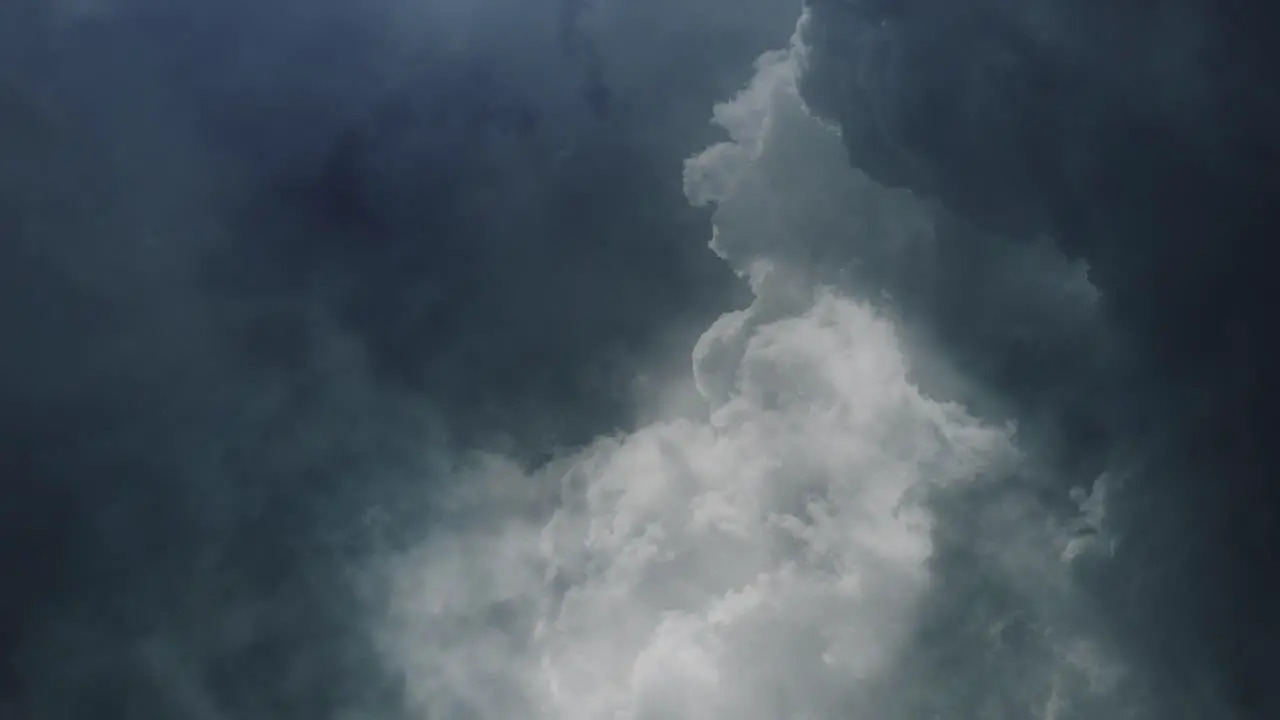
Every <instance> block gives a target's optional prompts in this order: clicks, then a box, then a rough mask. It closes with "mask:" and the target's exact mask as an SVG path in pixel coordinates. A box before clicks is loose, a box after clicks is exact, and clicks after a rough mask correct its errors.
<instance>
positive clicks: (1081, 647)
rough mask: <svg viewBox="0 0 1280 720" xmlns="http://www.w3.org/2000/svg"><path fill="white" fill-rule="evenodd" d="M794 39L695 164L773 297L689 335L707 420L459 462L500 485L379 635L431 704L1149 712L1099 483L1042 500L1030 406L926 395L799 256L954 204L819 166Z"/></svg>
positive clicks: (615, 712)
mask: <svg viewBox="0 0 1280 720" xmlns="http://www.w3.org/2000/svg"><path fill="white" fill-rule="evenodd" d="M803 53H804V48H803V47H801V46H795V47H793V48H792V49H791V50H789V51H784V52H776V53H771V54H767V55H765V56H763V57H762V58H761V59H760V60H759V62H758V64H757V75H756V77H755V78H754V79H753V80H752V82H751V83H750V85H749V86H748V87H747V88H746V89H745V90H744V91H743V92H741V93H740V94H739V95H738V96H737V97H736V98H735V99H734V100H733V101H732V102H728V103H725V104H723V105H720V106H718V107H717V108H716V113H715V115H716V122H717V124H718V125H720V126H721V127H723V128H724V129H725V130H727V131H728V133H729V135H730V140H729V141H728V142H726V143H724V144H719V145H715V146H713V147H711V148H710V149H708V150H707V151H705V152H704V153H702V154H700V155H698V156H696V157H694V158H692V159H691V160H690V161H689V162H688V163H687V166H686V173H685V181H686V191H687V193H688V194H689V196H690V198H691V200H693V201H694V202H697V203H712V204H714V205H715V208H716V211H715V215H714V223H715V239H714V240H713V242H712V247H713V248H714V249H715V251H716V252H717V253H718V254H719V255H721V256H722V257H723V258H725V259H726V260H727V261H728V262H729V263H730V265H731V266H733V267H734V268H735V270H737V271H738V272H739V273H740V274H742V275H743V276H744V277H745V278H747V279H748V281H749V282H750V284H751V286H752V288H753V291H754V293H755V296H756V297H755V301H754V303H753V304H752V305H751V307H749V308H748V309H746V310H743V311H738V312H735V313H730V314H727V315H725V316H723V317H722V318H721V319H720V320H719V321H718V322H717V323H715V325H713V326H712V328H711V329H709V330H708V331H707V332H706V333H705V334H704V335H703V337H702V339H701V340H700V341H699V343H698V345H697V348H696V350H695V353H694V374H695V377H696V378H697V384H698V387H699V389H700V391H701V392H702V394H703V395H704V398H705V399H706V400H707V402H708V403H709V406H710V411H709V415H708V416H707V417H705V418H701V419H699V418H696V417H695V418H688V419H683V420H674V421H666V422H659V423H656V424H653V425H649V426H645V427H641V428H639V429H638V430H636V431H634V432H631V433H626V434H623V435H621V436H618V437H612V438H603V439H601V440H598V441H597V442H596V443H594V444H592V445H591V446H589V447H587V448H586V449H584V450H582V451H581V452H579V453H576V454H573V455H571V456H568V457H564V458H561V459H560V460H558V461H557V462H555V463H552V464H551V465H550V466H548V467H547V468H545V469H544V470H542V471H541V472H539V473H535V474H533V475H531V476H524V475H523V474H522V473H519V472H515V473H513V472H512V471H511V469H510V468H509V466H506V465H503V464H502V463H500V462H499V463H498V464H497V467H500V468H501V467H506V468H507V469H506V470H503V471H500V472H499V471H498V470H496V469H495V466H494V464H493V463H494V461H492V460H490V461H488V462H487V463H481V464H480V466H479V467H476V468H473V469H471V470H470V471H469V472H464V473H463V474H462V477H463V478H465V479H468V480H469V481H471V482H476V483H482V484H483V485H484V487H486V488H494V489H495V492H496V493H497V495H496V497H492V496H487V499H486V501H485V503H481V505H480V506H479V507H480V508H481V509H480V512H481V514H482V515H487V517H483V519H481V520H479V521H477V522H475V523H474V524H473V523H472V522H467V523H465V524H464V525H463V526H461V527H458V528H456V529H452V530H450V531H448V532H441V533H438V534H437V536H436V537H434V538H432V539H429V540H428V541H426V542H425V543H424V544H423V545H422V546H421V547H419V548H418V549H417V550H415V551H413V552H411V553H409V554H407V555H405V556H403V557H401V558H398V559H397V560H395V561H393V562H392V563H391V564H390V569H389V573H390V578H391V581H390V585H391V587H392V588H393V590H392V593H391V598H392V600H391V607H390V610H389V614H388V622H387V626H386V641H385V642H386V647H387V652H388V653H389V657H390V658H391V662H392V663H393V665H397V666H399V667H400V668H402V669H403V671H404V673H405V677H406V682H407V686H408V688H409V689H410V692H411V693H413V694H414V696H415V698H416V699H417V702H418V708H419V710H420V711H421V712H422V713H423V714H424V715H425V716H427V717H454V716H458V717H463V716H474V717H480V718H499V717H509V716H511V715H512V714H525V715H527V714H529V713H530V712H533V713H534V714H535V715H536V716H537V717H542V718H548V719H549V720H561V719H565V720H567V719H571V718H574V719H576V718H582V719H584V720H585V719H587V718H601V717H623V718H637V719H641V718H690V719H692V718H719V717H744V718H761V719H762V720H763V719H764V718H825V717H833V716H848V715H852V716H867V717H877V718H894V717H902V718H906V717H915V716H918V715H919V714H920V713H934V714H941V715H943V716H962V717H967V716H971V715H973V716H977V715H983V714H985V716H996V717H1006V716H1008V717H1015V716H1018V717H1039V718H1045V719H1046V720H1047V719H1050V718H1055V719H1056V718H1071V717H1101V718H1121V717H1130V715H1128V714H1127V713H1129V712H1130V711H1131V709H1132V703H1133V702H1134V701H1135V700H1134V699H1133V697H1132V696H1131V695H1132V694H1131V691H1130V690H1129V689H1127V687H1126V686H1125V684H1124V680H1125V677H1126V675H1125V671H1124V670H1123V664H1122V662H1121V661H1120V659H1119V658H1118V657H1117V656H1116V655H1115V653H1114V649H1113V648H1111V647H1110V646H1109V644H1108V643H1107V642H1105V639H1104V638H1102V637H1101V634H1102V633H1101V627H1100V626H1099V625H1098V624H1097V617H1096V616H1095V615H1094V614H1093V613H1092V612H1091V611H1090V610H1089V609H1088V607H1087V603H1085V602H1082V601H1083V599H1084V598H1083V597H1082V595H1081V594H1080V592H1079V589H1078V588H1077V586H1076V582H1075V579H1074V571H1073V563H1077V562H1082V561H1083V560H1084V559H1085V558H1088V557H1095V558H1103V557H1105V556H1106V554H1107V553H1108V551H1109V550H1110V548H1111V547H1112V546H1113V543H1114V538H1111V537H1110V536H1109V532H1110V528H1109V527H1108V526H1107V523H1106V519H1105V497H1106V493H1107V488H1108V487H1109V486H1108V481H1107V479H1106V478H1099V479H1098V480H1097V481H1096V482H1093V483H1090V484H1089V486H1088V489H1081V490H1079V491H1078V492H1077V493H1075V495H1074V496H1073V497H1074V501H1075V502H1076V503H1077V507H1071V505H1072V498H1069V497H1068V496H1067V493H1066V492H1065V490H1063V492H1062V494H1061V499H1060V501H1059V507H1056V508H1055V507H1053V502H1052V500H1051V501H1050V502H1046V501H1045V499H1044V498H1045V497H1046V496H1048V497H1050V498H1052V497H1053V493H1054V487H1055V486H1054V484H1053V483H1052V482H1046V481H1045V479H1044V478H1036V477H1034V476H1035V474H1036V473H1043V472H1045V470H1044V468H1043V467H1037V463H1036V462H1035V461H1033V460H1031V459H1029V458H1027V457H1026V456H1025V453H1024V452H1023V451H1022V449H1021V448H1019V447H1018V442H1017V437H1016V435H1015V431H1014V426H1013V425H1012V424H1008V423H1000V422H989V421H983V420H980V419H978V418H977V417H975V416H974V415H973V414H971V413H970V412H969V411H967V410H965V409H964V408H963V407H962V406H961V405H959V404H957V403H955V402H952V401H947V400H937V399H934V398H932V397H930V396H929V395H927V394H925V393H924V392H922V390H921V389H920V386H919V384H918V382H917V381H916V379H915V378H914V375H915V374H916V369H915V368H913V365H914V364H915V363H914V360H913V359H912V358H911V357H909V355H908V352H909V348H908V346H907V344H906V343H904V341H903V337H902V335H901V331H900V330H899V326H898V325H897V324H896V323H895V321H894V320H893V319H891V317H890V315H889V314H888V311H887V310H881V309H879V308H877V307H876V303H881V302H883V298H880V297H877V296H874V295H873V296H872V297H871V298H859V297H858V295H857V293H858V292H859V291H861V292H863V293H865V292H866V291H867V290H868V285H867V284H865V283H863V284H859V283H857V282H851V281H846V282H845V283H844V287H842V288H839V289H837V287H835V286H833V285H829V284H826V283H823V282H822V278H821V277H820V276H818V275H816V274H815V273H814V272H813V271H814V270H815V267H814V266H813V265H810V264H807V263H808V260H809V258H808V257H807V255H806V250H807V249H808V248H806V247H805V246H804V243H806V238H805V235H806V232H813V231H814V230H817V229H833V230H835V231H838V232H840V231H842V232H848V233H850V237H851V238H852V239H856V240H857V241H859V243H860V246H861V247H863V248H866V251H867V253H868V254H872V253H875V252H877V251H878V252H881V253H887V254H890V255H892V254H893V253H894V252H895V251H897V252H901V251H902V249H903V248H904V247H909V245H910V244H911V243H913V242H914V243H922V242H923V243H927V242H928V241H929V240H930V238H931V237H932V235H933V232H934V230H933V226H934V224H935V222H936V220H937V214H936V213H935V212H934V211H933V210H932V209H931V208H929V207H928V206H927V205H925V204H923V203H920V202H919V201H917V200H915V199H913V198H910V197H909V196H907V195H905V194H904V193H901V192H898V191H894V190H888V189H885V188H882V187H880V186H878V185H876V184H875V183H873V182H871V181H870V180H869V179H867V178H866V176H865V175H862V174H861V173H859V172H857V171H855V170H853V169H851V168H848V167H846V166H843V165H842V164H840V163H835V164H828V165H826V166H825V167H823V166H819V167H817V168H812V167H808V166H807V165H806V164H805V162H804V161H805V160H807V159H809V157H810V155H809V154H808V153H806V152H805V150H807V149H808V148H811V147H815V146H817V147H821V146H823V145H826V146H827V147H828V148H829V147H830V146H831V144H832V143H834V144H835V146H836V147H838V146H839V138H838V136H837V135H836V133H835V132H834V131H833V130H832V129H831V128H830V127H828V126H826V125H824V124H823V123H821V122H819V121H818V120H816V119H814V118H813V117H811V116H809V115H808V113H807V112H806V110H805V108H804V106H803V104H802V103H801V101H800V98H799V95H798V92H797V88H796V82H795V81H796V77H797V73H798V72H799V71H800V69H801V67H802V65H801V61H802V59H803ZM808 173H818V174H819V177H820V179H821V180H827V179H831V178H835V179H837V180H838V181H839V182H840V183H842V186H841V187H839V188H838V189H835V190H832V189H830V188H828V189H827V191H826V192H825V193H817V194H814V193H806V192H804V188H805V187H806V184H807V183H810V182H813V179H812V178H811V177H808V176H807V174H808ZM824 173H825V174H824ZM766 188H767V191H765V190H763V189H766ZM842 200H843V201H848V202H841V201H842ZM824 201H826V202H827V203H828V204H827V205H825V206H824V207H822V208H821V209H822V210H826V214H823V213H822V212H814V209H815V205H821V204H822V203H823V202H824ZM850 208H856V209H857V210H860V211H861V212H860V213H858V214H857V215H856V216H855V217H856V221H855V222H848V223H846V222H843V221H845V220H849V219H850V218H849V213H851V212H853V210H850ZM868 228H869V229H870V231H869V232H868V231H866V230H865V229H868ZM824 240H829V238H821V237H819V238H816V239H815V244H820V243H822V242H823V241H824ZM886 246H888V248H887V249H886ZM856 254H857V253H854V255H856ZM907 254H909V253H907ZM1050 267H1051V268H1052V269H1053V271H1054V272H1055V273H1059V274H1060V277H1061V278H1062V279H1063V280H1067V279H1069V278H1070V271H1071V267H1070V265H1069V264H1066V263H1063V264H1061V265H1059V266H1055V265H1052V264H1051V265H1050ZM1048 276H1049V277H1052V273H1049V274H1048ZM833 277H834V276H833ZM1068 284H1069V283H1068ZM1046 292H1047V293H1049V294H1052V293H1055V292H1060V291H1059V290H1058V288H1057V287H1055V286H1054V285H1052V284H1047V285H1046V286H1044V287H1042V286H1040V285H1039V284H1035V285H1033V287H1032V288H1031V291H1030V292H1026V291H1024V296H1023V297H1024V299H1025V300H1027V301H1032V300H1034V299H1035V297H1036V296H1037V295H1038V294H1042V293H1046ZM1055 297H1056V296H1055ZM872 301H875V302H872ZM1079 302H1083V303H1085V304H1086V305H1087V304H1088V303H1089V302H1091V300H1090V298H1089V297H1088V293H1086V294H1085V297H1084V298H1082V299H1081V300H1080V301H1079ZM1053 309H1054V311H1055V312H1059V313H1060V312H1061V310H1060V308H1059V307H1058V304H1054V305H1053ZM922 347H923V346H922ZM495 472H496V473H498V477H500V478H501V479H500V480H499V481H497V482H485V481H484V480H483V478H484V477H485V476H486V475H490V474H493V473H495ZM513 475H514V476H515V477H514V478H513V477H512V476H513ZM513 483H514V485H515V486H519V487H534V488H543V487H555V486H556V485H559V498H558V500H554V501H552V502H553V504H557V505H558V507H557V508H556V509H555V510H554V511H553V512H552V513H551V514H550V516H549V517H546V516H539V514H538V513H537V512H535V511H533V510H532V509H528V508H527V509H525V511H524V512H518V511H516V510H510V511H507V512H503V511H502V510H501V509H500V508H501V507H502V506H503V504H504V503H503V502H502V494H503V490H501V488H505V487H511V486H512V485H513ZM486 503H487V504H486ZM486 507H487V508H488V510H489V512H487V513H486V512H485V511H484V508H486ZM979 668H981V669H979ZM969 669H972V670H973V672H972V673H971V672H969V671H968V670H969ZM993 713H994V715H993Z"/></svg>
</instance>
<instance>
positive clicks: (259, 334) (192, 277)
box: [0, 0, 794, 718]
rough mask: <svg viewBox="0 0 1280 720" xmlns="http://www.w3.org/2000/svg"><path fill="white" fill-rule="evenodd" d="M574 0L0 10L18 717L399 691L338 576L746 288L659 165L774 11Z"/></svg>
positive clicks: (1, 254)
mask: <svg viewBox="0 0 1280 720" xmlns="http://www.w3.org/2000/svg"><path fill="white" fill-rule="evenodd" d="M559 11H560V3H557V2H550V1H548V2H545V3H533V4H530V3H514V2H491V3H456V2H438V3H425V4H424V3H416V2H410V3H396V2H380V3H372V4H368V3H364V4H360V5H358V6H357V5H352V4H349V3H329V2H324V3H298V2H277V3H251V2H232V3H222V4H218V5H216V6H215V5H202V4H199V3H177V4H171V3H150V2H141V1H139V2H126V1H124V0H121V1H119V2H85V3H74V2H66V3H25V2H20V3H10V4H6V6H5V7H4V8H3V9H2V10H0V28H2V29H0V34H2V35H3V41H0V46H3V49H0V123H3V125H4V132H3V133H0V151H2V152H3V157H4V163H5V164H4V171H3V173H2V174H3V178H0V183H2V188H3V191H2V193H0V222H3V236H4V240H3V246H2V247H0V267H2V268H3V270H2V271H0V273H2V275H3V277H2V278H0V288H3V289H2V290H0V293H2V296H3V304H2V306H0V335H2V336H3V338H4V340H3V344H4V347H5V348H6V350H5V352H4V354H3V360H2V361H0V363H2V368H3V378H2V379H0V425H2V426H3V448H2V450H0V463H2V464H3V471H2V472H3V477H4V478H5V498H4V502H3V503H0V507H2V508H3V509H2V510H0V515H2V517H3V527H4V530H3V533H4V537H3V547H4V562H5V566H6V568H7V569H8V580H7V582H6V585H7V586H9V587H10V588H11V590H10V591H7V592H6V593H5V596H4V598H3V600H2V601H0V606H2V612H0V615H2V616H3V623H2V629H0V637H2V641H0V642H2V644H3V651H4V665H3V682H2V683H0V690H2V693H3V698H4V702H3V705H2V706H0V709H2V711H3V713H5V714H6V716H8V715H12V716H15V717H23V716H26V717H31V716H38V717H49V718H55V717H67V718H76V717H130V718H132V717H156V716H169V715H181V716H193V717H237V718H240V717H309V718H310V717H350V716H352V713H354V714H356V715H358V716H362V717H367V716H378V717H382V716H385V717H395V716H397V713H399V712H401V710H402V709H403V708H402V703H401V695H402V693H401V688H400V687H399V685H398V683H397V682H396V679H395V677H394V673H391V674H388V673H384V672H383V671H382V670H381V663H380V661H379V659H378V658H377V657H376V656H375V655H373V654H372V652H373V649H372V646H371V645H370V642H369V633H368V628H367V627H366V620H367V617H368V613H367V612H366V610H367V608H366V607H365V605H364V603H365V596H364V595H363V594H362V593H363V591H362V589H361V587H360V586H359V583H358V582H357V580H356V579H354V577H353V576H352V568H354V567H358V566H359V565H360V564H361V560H362V558H367V557H369V555H370V554H371V553H372V552H373V551H374V549H375V547H378V546H379V545H378V544H379V543H387V544H391V545H394V544H395V543H397V542H399V540H398V538H399V535H398V533H400V532H402V531H404V530H405V529H408V528H412V529H414V530H415V532H417V531H419V530H420V529H421V528H422V527H423V526H428V525H429V523H430V521H431V517H432V516H431V512H432V510H431V500H430V495H431V491H430V488H431V487H432V486H433V484H434V485H437V486H447V485H448V477H449V473H448V467H449V465H450V463H451V462H452V460H451V458H452V455H453V453H454V451H455V449H456V448H459V447H468V446H473V445H480V446H496V447H501V448H504V449H507V450H509V451H510V452H512V453H515V454H518V455H522V456H527V455H531V454H534V453H536V452H538V451H540V450H541V449H542V448H546V447H555V446H557V445H561V444H572V443H575V442H579V441H581V440H583V439H586V438H588V437H590V436H591V435H592V434H594V433H595V432H596V431H597V430H598V429H599V428H600V427H609V426H611V425H613V424H617V423H622V422H624V421H625V419H626V417H627V416H628V415H629V414H630V413H631V412H632V402H631V392H630V384H631V383H632V381H633V379H634V378H635V376H636V375H637V374H638V372H639V370H638V368H640V367H641V366H642V365H643V366H644V367H647V368H653V367H658V366H661V364H662V363H663V362H665V359H666V358H667V356H668V355H669V354H670V353H671V352H673V349H675V348H680V352H681V353H683V348H684V347H687V346H688V345H689V344H691V343H692V340H693V338H694V337H695V336H696V332H697V330H698V328H699V326H702V325H704V324H706V323H707V322H708V321H709V319H710V317H712V316H713V315H714V313H716V312H718V311H719V310H720V309H721V308H723V307H725V306H728V305H731V304H733V303H734V302H735V290H734V284H733V283H734V281H733V278H732V275H731V274H730V273H729V272H728V271H727V270H726V269H725V268H723V266H722V265H720V264H719V263H718V262H716V261H715V259H714V258H712V257H710V256H709V255H708V254H707V253H706V252H705V249H704V248H705V216H704V215H701V214H700V213H698V212H697V211H695V210H692V209H690V208H689V207H688V206H687V204H686V203H685V201H684V198H683V196H682V194H681V190H680V184H679V177H678V172H677V173H672V172H671V170H670V169H671V168H678V164H679V162H680V160H681V158H683V157H684V156H685V155H686V154H687V153H688V152H690V151H691V150H692V149H693V148H695V147H696V146H697V144H698V142H699V140H698V138H699V136H700V135H704V136H705V135H707V134H709V133H710V129H709V128H707V127H706V123H705V108H706V107H707V106H708V104H709V103H710V102H711V101H712V100H713V99H714V98H715V97H717V96H719V95H723V94H726V93H728V92H729V91H731V89H732V88H733V87H734V86H735V85H736V84H738V83H740V82H741V81H742V80H743V79H744V78H745V77H747V75H748V74H749V72H750V59H751V58H752V57H753V56H754V55H755V54H756V53H758V52H759V51H760V49H761V48H763V47H767V46H769V45H771V44H776V43H777V42H780V40H781V39H782V38H784V37H785V35H786V23H785V22H784V23H781V24H772V23H770V22H768V19H767V18H761V19H760V21H759V22H758V23H757V22H755V21H754V20H753V21H752V22H742V21H740V20H737V21H735V22H734V24H732V26H731V28H730V29H729V30H726V31H719V32H720V34H719V35H718V37H719V39H720V40H721V41H722V42H721V44H720V45H719V46H717V47H716V49H715V52H714V53H708V52H707V50H708V48H707V46H705V45H702V44H698V43H697V42H696V41H697V37H698V36H697V34H696V33H694V32H691V31H690V30H691V28H689V27H682V26H684V25H687V23H686V21H687V20H689V19H690V18H691V17H693V16H692V15H685V16H683V17H675V18H674V19H671V18H662V17H658V20H657V21H656V22H651V23H650V28H649V30H648V31H647V32H649V38H650V40H649V42H652V43H662V44H664V46H665V47H667V48H668V50H667V52H669V53H671V55H672V56H682V57H683V58H693V57H695V56H699V61H698V62H697V63H696V64H691V65H686V64H683V63H679V64H677V63H674V62H668V63H666V64H664V65H661V66H659V65H654V64H650V63H647V62H641V61H640V59H639V58H629V57H627V53H630V52H636V51H637V50H638V46H634V45H627V44H626V43H617V42H615V43H613V47H614V48H615V50H614V51H613V52H610V51H608V50H601V51H600V52H598V53H596V55H597V57H593V58H586V59H584V58H582V57H579V56H576V55H574V54H566V52H565V48H564V47H563V44H562V38H561V37H560V36H559V34H558V27H559V25H558V23H559V22H560V20H559V15H558V13H559ZM627 12H629V13H630V12H633V10H627ZM791 12H794V8H791V9H788V10H787V11H786V12H785V13H784V14H790V13H791ZM640 16H641V17H644V16H645V14H644V13H641V15H640ZM587 19H589V18H587V17H586V16H584V18H583V21H584V22H585V21H586V20H587ZM651 19H652V18H651ZM624 21H629V20H628V19H627V18H613V19H612V20H611V19H610V18H607V17H605V18H603V19H599V18H598V19H597V20H596V21H595V22H597V23H600V22H604V25H603V26H602V27H603V29H591V30H590V32H591V33H600V32H606V31H607V32H612V33H614V34H615V35H619V34H625V33H624V29H622V28H620V27H619V26H618V23H619V22H624ZM706 21H707V22H709V21H710V19H706ZM609 22H612V23H613V24H612V25H609V24H608V23H609ZM588 30H589V29H578V30H575V31H574V32H575V33H579V34H580V36H581V37H587V33H588ZM681 33H683V34H681ZM597 42H598V44H599V45H600V46H601V47H602V48H603V47H605V45H606V43H605V42H604V41H597ZM645 50H646V51H647V50H648V47H647V46H646V47H645ZM606 76H608V77H606ZM614 76H617V77H614ZM605 82H608V83H611V85H610V88H611V89H610V97H611V100H612V103H611V105H610V108H609V112H608V113H602V112H600V108H599V106H598V100H597V99H595V95H596V94H597V93H598V92H599V88H595V87H591V83H596V84H600V83H605ZM655 98H660V99H661V100H662V103H660V104H659V103H654V102H653V100H654V99H655ZM593 103H596V105H595V106H594V107H593ZM424 496H426V497H425V498H424Z"/></svg>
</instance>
